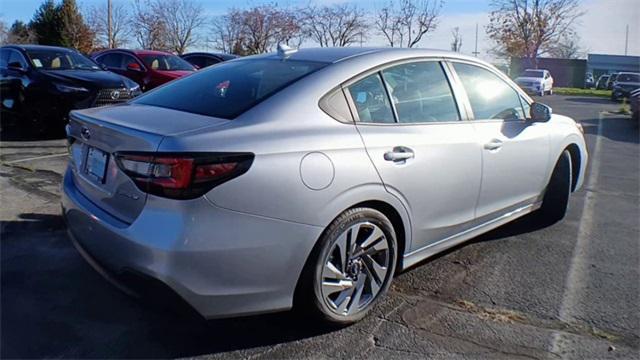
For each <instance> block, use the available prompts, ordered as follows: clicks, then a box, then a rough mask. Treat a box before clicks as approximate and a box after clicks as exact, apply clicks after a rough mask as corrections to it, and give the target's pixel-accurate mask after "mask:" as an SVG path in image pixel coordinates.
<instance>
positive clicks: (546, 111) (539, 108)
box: [529, 102, 552, 122]
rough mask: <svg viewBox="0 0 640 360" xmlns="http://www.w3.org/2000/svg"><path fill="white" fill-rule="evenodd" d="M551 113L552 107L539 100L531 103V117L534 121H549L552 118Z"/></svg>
mask: <svg viewBox="0 0 640 360" xmlns="http://www.w3.org/2000/svg"><path fill="white" fill-rule="evenodd" d="M551 114H552V110H551V107H549V106H547V105H545V104H542V103H538V102H534V103H533V104H531V109H530V111H529V116H530V117H531V120H532V121H535V122H547V121H549V120H551Z"/></svg>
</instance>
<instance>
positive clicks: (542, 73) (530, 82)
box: [516, 69, 553, 96]
mask: <svg viewBox="0 0 640 360" xmlns="http://www.w3.org/2000/svg"><path fill="white" fill-rule="evenodd" d="M516 83H517V84H518V86H520V87H521V88H522V90H524V91H526V92H528V93H531V94H536V95H540V96H544V95H545V94H549V95H551V94H553V77H551V73H550V72H549V70H544V69H526V70H525V71H524V72H523V73H522V75H520V76H518V77H517V78H516Z"/></svg>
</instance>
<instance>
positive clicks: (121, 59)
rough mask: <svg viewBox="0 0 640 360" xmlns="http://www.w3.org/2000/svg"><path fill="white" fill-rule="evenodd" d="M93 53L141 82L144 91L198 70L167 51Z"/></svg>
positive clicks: (107, 65)
mask: <svg viewBox="0 0 640 360" xmlns="http://www.w3.org/2000/svg"><path fill="white" fill-rule="evenodd" d="M92 56H93V58H94V59H95V60H96V61H97V62H98V63H100V64H102V65H104V66H106V67H107V69H109V70H110V71H113V72H115V73H118V74H120V75H124V76H126V77H128V78H129V79H131V80H133V81H135V82H137V83H138V84H139V85H140V87H141V88H142V91H147V90H150V89H153V88H155V87H156V86H160V85H162V84H164V83H166V82H169V81H171V80H174V79H177V78H179V77H182V76H185V75H188V74H191V73H192V72H194V71H195V70H196V69H195V67H193V65H191V64H190V63H188V62H186V61H185V60H182V59H181V58H180V57H179V56H176V55H173V54H171V53H167V52H163V51H153V50H124V49H112V50H105V51H101V52H98V53H95V54H93V55H92Z"/></svg>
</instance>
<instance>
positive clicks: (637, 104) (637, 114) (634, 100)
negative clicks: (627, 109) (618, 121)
mask: <svg viewBox="0 0 640 360" xmlns="http://www.w3.org/2000/svg"><path fill="white" fill-rule="evenodd" d="M629 104H630V105H631V118H632V119H633V120H634V121H635V124H636V126H638V122H640V89H636V90H633V91H632V92H631V94H630V95H629Z"/></svg>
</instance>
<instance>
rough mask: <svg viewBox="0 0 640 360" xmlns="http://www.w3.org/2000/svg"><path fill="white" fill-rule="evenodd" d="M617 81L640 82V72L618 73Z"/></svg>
mask: <svg viewBox="0 0 640 360" xmlns="http://www.w3.org/2000/svg"><path fill="white" fill-rule="evenodd" d="M616 81H617V82H640V74H618V77H617V78H616Z"/></svg>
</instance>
